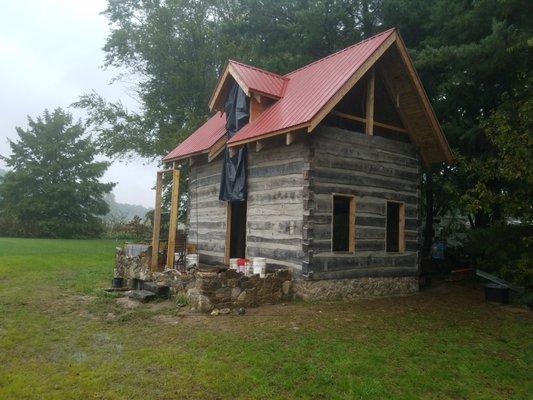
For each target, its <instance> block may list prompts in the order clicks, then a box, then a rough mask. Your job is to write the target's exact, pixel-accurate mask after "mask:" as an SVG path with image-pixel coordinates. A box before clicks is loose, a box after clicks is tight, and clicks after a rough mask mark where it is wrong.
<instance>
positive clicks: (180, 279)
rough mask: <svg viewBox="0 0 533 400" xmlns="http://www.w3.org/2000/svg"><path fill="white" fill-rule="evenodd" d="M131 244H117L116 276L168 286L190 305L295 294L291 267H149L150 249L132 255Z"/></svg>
mask: <svg viewBox="0 0 533 400" xmlns="http://www.w3.org/2000/svg"><path fill="white" fill-rule="evenodd" d="M130 253H131V252H129V251H128V248H127V247H126V248H117V250H116V255H115V269H114V274H115V275H114V277H115V278H123V279H124V280H125V282H126V285H127V286H129V287H130V288H135V287H136V286H137V285H136V281H137V280H142V281H150V282H154V283H156V284H157V285H160V286H168V287H169V288H170V290H171V292H172V293H173V294H179V295H183V296H186V297H187V300H188V303H189V306H190V307H191V309H194V310H195V311H199V312H209V311H211V310H213V309H214V308H218V309H221V308H230V309H231V308H236V307H257V306H260V305H262V304H274V303H278V302H280V301H288V300H291V299H292V297H293V294H292V276H291V273H290V272H289V271H288V270H278V271H275V272H273V273H267V274H266V276H265V277H264V278H260V277H259V275H253V276H244V274H242V273H239V272H237V271H234V270H228V269H226V268H224V267H206V268H202V267H200V268H199V269H196V268H195V269H191V270H189V271H187V272H180V271H177V270H174V269H166V270H164V271H161V272H152V271H151V270H150V252H149V249H146V250H145V251H140V252H137V253H135V254H132V255H130Z"/></svg>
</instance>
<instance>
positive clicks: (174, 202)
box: [167, 169, 180, 268]
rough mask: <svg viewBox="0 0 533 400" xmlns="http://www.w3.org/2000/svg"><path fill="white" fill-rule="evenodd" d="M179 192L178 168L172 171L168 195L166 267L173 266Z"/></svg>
mask: <svg viewBox="0 0 533 400" xmlns="http://www.w3.org/2000/svg"><path fill="white" fill-rule="evenodd" d="M179 192H180V170H179V169H175V170H173V171H172V194H171V197H170V223H169V228H168V247H167V268H173V267H174V252H175V247H176V229H177V227H178V201H179Z"/></svg>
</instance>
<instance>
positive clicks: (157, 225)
mask: <svg viewBox="0 0 533 400" xmlns="http://www.w3.org/2000/svg"><path fill="white" fill-rule="evenodd" d="M162 187H163V173H162V172H158V173H157V183H156V185H155V208H154V222H153V224H152V260H151V263H150V267H151V269H152V271H155V270H157V261H158V258H159V231H160V229H161V189H162Z"/></svg>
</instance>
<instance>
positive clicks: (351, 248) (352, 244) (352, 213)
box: [348, 196, 355, 252]
mask: <svg viewBox="0 0 533 400" xmlns="http://www.w3.org/2000/svg"><path fill="white" fill-rule="evenodd" d="M349 218H350V220H349V228H348V229H349V232H348V240H349V245H348V246H349V247H348V251H350V252H354V251H355V197H353V196H352V198H351V199H350V216H349Z"/></svg>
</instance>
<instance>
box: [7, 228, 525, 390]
mask: <svg viewBox="0 0 533 400" xmlns="http://www.w3.org/2000/svg"><path fill="white" fill-rule="evenodd" d="M114 247H115V243H113V242H112V241H90V240H86V241H77V240H33V239H8V238H0V399H234V398H241V399H291V398H294V399H388V398H397V399H419V398H421V399H448V398H449V399H526V398H528V396H531V393H533V385H532V377H533V370H532V367H531V365H532V364H533V356H532V355H533V348H532V343H533V341H532V332H533V329H532V328H533V324H532V316H531V313H530V312H529V311H525V310H521V309H517V308H512V307H502V306H496V305H490V304H485V303H484V302H483V298H482V293H481V292H479V291H476V290H473V289H471V288H468V287H464V286H459V285H451V284H450V285H447V286H440V287H436V288H434V289H431V290H429V291H425V292H422V293H420V294H417V295H413V296H409V297H399V298H398V297H396V298H386V299H375V300H366V301H361V302H357V303H328V304H323V303H321V304H302V303H297V304H287V305H275V306H267V307H262V308H258V309H249V310H248V312H247V314H246V315H245V316H218V317H212V316H192V315H179V314H178V313H179V311H178V309H177V308H175V307H174V306H173V303H172V302H170V301H166V302H160V303H152V304H146V305H140V306H139V307H136V308H132V309H129V308H125V307H124V306H121V305H120V304H117V299H116V297H115V296H112V295H109V294H104V292H103V291H102V290H101V288H103V287H105V286H109V284H110V279H111V278H112V266H113V254H114ZM529 398H531V397H529Z"/></svg>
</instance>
